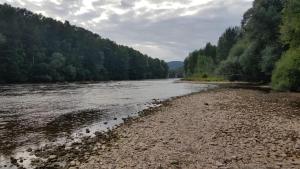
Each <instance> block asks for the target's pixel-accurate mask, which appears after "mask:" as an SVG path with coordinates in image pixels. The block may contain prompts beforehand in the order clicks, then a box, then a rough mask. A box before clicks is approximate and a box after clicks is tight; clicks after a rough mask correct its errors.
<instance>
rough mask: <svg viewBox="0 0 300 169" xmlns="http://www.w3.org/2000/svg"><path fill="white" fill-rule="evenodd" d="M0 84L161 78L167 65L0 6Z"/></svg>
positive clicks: (70, 27)
mask: <svg viewBox="0 0 300 169" xmlns="http://www.w3.org/2000/svg"><path fill="white" fill-rule="evenodd" d="M0 21H1V22H0V68H1V69H0V82H1V83H13V82H14V83H15V82H57V81H82V80H95V81H99V80H126V79H145V78H166V77H167V74H168V66H167V65H166V63H165V62H164V61H161V60H159V59H152V58H150V57H149V56H147V55H144V54H142V53H140V52H138V51H136V50H134V49H132V48H129V47H126V46H122V45H118V44H116V43H115V42H113V41H110V40H108V39H103V38H101V37H100V36H99V35H97V34H94V33H92V32H90V31H87V30H85V29H83V28H80V27H76V26H73V25H70V23H69V22H67V21H66V22H65V23H62V22H59V21H56V20H54V19H51V18H46V17H44V16H42V15H36V14H33V13H32V12H30V11H27V10H25V9H20V8H13V7H11V6H9V5H7V4H4V5H0Z"/></svg>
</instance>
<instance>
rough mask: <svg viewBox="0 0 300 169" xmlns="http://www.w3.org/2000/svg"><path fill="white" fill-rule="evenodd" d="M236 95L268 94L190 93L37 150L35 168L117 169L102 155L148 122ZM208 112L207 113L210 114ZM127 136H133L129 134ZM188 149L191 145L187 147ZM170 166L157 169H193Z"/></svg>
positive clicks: (224, 89)
mask: <svg viewBox="0 0 300 169" xmlns="http://www.w3.org/2000/svg"><path fill="white" fill-rule="evenodd" d="M235 91H240V92H243V91H244V92H245V91H247V92H249V93H261V94H262V93H264V94H266V93H265V92H262V91H259V90H253V89H238V88H234V87H224V86H223V87H221V88H217V89H210V90H208V91H202V92H196V93H191V94H188V95H184V96H178V97H173V98H170V99H167V100H166V101H162V102H160V103H161V106H159V107H154V108H149V109H146V110H144V111H142V112H141V113H139V116H138V117H133V118H128V119H126V120H124V123H122V124H121V125H119V126H117V127H116V128H114V129H113V130H110V131H108V132H105V133H102V132H96V133H95V135H96V136H95V137H92V138H91V137H86V138H83V141H82V142H81V143H74V144H72V145H71V146H70V147H66V146H64V145H61V146H57V147H48V149H47V148H45V149H42V150H41V149H38V150H35V151H34V154H35V155H37V156H38V157H39V158H38V159H36V160H35V161H33V164H34V166H35V167H36V168H71V169H75V168H78V167H79V168H85V169H87V168H88V169H89V168H110V167H111V166H114V165H113V164H112V161H111V162H110V163H106V162H107V161H106V162H102V161H101V159H102V158H103V156H104V155H103V154H107V155H108V154H110V153H112V152H114V151H116V150H118V151H119V150H120V149H122V147H123V148H124V147H125V148H127V149H128V144H129V143H127V144H126V146H124V145H120V142H121V143H122V142H123V140H129V141H130V140H131V138H132V137H139V135H141V134H140V133H139V132H141V131H140V130H138V128H139V127H140V126H139V125H142V126H143V124H144V123H145V124H146V123H149V119H150V121H152V123H153V122H155V124H156V125H154V126H153V127H151V126H148V127H145V130H152V129H153V128H160V127H161V126H162V125H164V124H165V123H166V122H164V121H168V120H170V119H168V120H166V119H165V118H166V117H168V116H166V115H164V114H162V113H166V112H169V113H170V112H171V113H172V111H176V110H177V109H176V108H177V107H178V106H180V105H178V102H184V101H185V100H190V101H191V102H193V100H195V98H197V97H200V98H201V97H204V96H205V95H207V96H210V97H211V96H214V97H216V96H217V95H218V94H220V92H221V93H224V92H225V93H226V92H229V93H230V92H235ZM277 95H282V93H281V94H280V93H275V96H277ZM287 95H288V94H287ZM295 96H296V97H298V98H300V97H299V94H295ZM203 99H204V98H203ZM209 102H210V101H209V100H208V101H204V103H203V104H202V105H201V107H202V108H203V107H204V108H205V109H206V108H207V107H211V106H212V105H211V104H212V103H209ZM223 102H224V101H223ZM220 103H222V102H220ZM222 104H224V103H222ZM191 108H192V107H191ZM211 109H212V110H209V111H214V110H213V109H214V107H211ZM196 111H198V110H196ZM209 111H208V113H209ZM295 111H296V110H295ZM299 113H300V112H299ZM177 115H178V114H177ZM155 116H162V117H164V118H160V119H159V121H157V120H158V119H154V120H152V118H155ZM177 120H178V121H181V120H180V119H177V118H173V119H172V121H177ZM190 120H191V119H190ZM185 122H186V121H185ZM170 125H171V124H170ZM194 127H195V126H194ZM183 128H184V126H181V129H183ZM131 130H138V132H137V133H134V134H132V133H130V131H131ZM194 130H197V128H194ZM172 132H175V131H172V130H169V133H167V134H170V133H172ZM124 133H126V134H125V135H124ZM128 133H130V134H128ZM142 134H143V133H142ZM152 134H154V133H152ZM298 134H299V133H298ZM149 137H152V136H151V135H149ZM202 137H203V136H202ZM152 139H154V140H155V139H159V138H152ZM176 139H177V138H176V137H175V138H172V139H171V141H172V140H176ZM297 140H298V138H297ZM143 141H147V140H143ZM168 141H170V140H168ZM161 142H163V141H162V140H156V143H161ZM299 143H300V142H299ZM163 144H164V143H163ZM176 144H179V145H181V143H176ZM186 145H188V144H186ZM131 146H133V147H135V146H139V147H141V148H131V149H130V147H129V149H130V151H131V152H139V153H140V151H142V152H143V151H148V150H149V148H148V144H145V145H144V143H141V144H140V143H134V144H132V145H131ZM215 146H216V145H212V147H215ZM299 153H300V151H299ZM150 154H151V153H150ZM110 155H111V154H110ZM114 155H115V156H116V154H114ZM179 156H180V155H179ZM106 158H107V157H106ZM106 158H103V159H106ZM95 159H97V160H95ZM99 159H100V161H99ZM113 159H114V157H113V156H111V158H110V160H113ZM121 159H122V158H121ZM11 160H12V162H15V164H18V161H19V159H11ZM131 160H132V159H131ZM179 161H180V160H179ZM131 162H133V161H131ZM162 162H163V161H162ZM134 163H137V161H134ZM168 163H169V164H168V165H165V164H159V165H160V166H157V165H156V166H155V167H163V168H169V167H171V168H174V167H179V166H181V167H184V168H193V167H190V166H183V164H181V162H178V160H177V161H176V160H175V161H173V162H172V161H171V162H170V161H168ZM216 163H218V165H219V167H222V166H224V163H223V162H222V160H221V161H217V162H216ZM216 163H215V164H211V165H208V166H206V167H208V168H214V167H217V168H218V165H216ZM118 164H119V163H117V164H115V165H116V166H115V167H117V168H120V166H119V165H118ZM221 164H222V165H221ZM128 165H130V161H129V163H127V165H124V166H123V167H125V168H135V167H137V165H136V166H128ZM153 165H154V164H153ZM198 165H200V164H198ZM16 166H17V165H16ZM293 166H297V167H299V166H300V162H299V165H298V163H297V164H296V165H293ZM19 167H20V166H19ZM152 167H153V166H152V165H151V167H149V168H152ZM194 167H195V166H194ZM197 167H198V166H197ZM20 168H21V167H20ZM147 168H148V167H147Z"/></svg>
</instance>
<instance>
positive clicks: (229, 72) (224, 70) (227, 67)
mask: <svg viewBox="0 0 300 169" xmlns="http://www.w3.org/2000/svg"><path fill="white" fill-rule="evenodd" d="M216 74H217V75H220V76H222V77H224V78H226V79H228V80H230V81H237V80H241V79H242V75H243V73H242V66H241V65H240V62H239V60H238V58H237V57H231V58H228V59H226V60H225V61H222V62H221V63H220V65H219V66H218V68H217V69H216Z"/></svg>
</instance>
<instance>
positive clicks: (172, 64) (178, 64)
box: [167, 61, 183, 70]
mask: <svg viewBox="0 0 300 169" xmlns="http://www.w3.org/2000/svg"><path fill="white" fill-rule="evenodd" d="M167 64H168V66H169V70H176V69H178V68H181V67H183V62H181V61H172V62H168V63H167Z"/></svg>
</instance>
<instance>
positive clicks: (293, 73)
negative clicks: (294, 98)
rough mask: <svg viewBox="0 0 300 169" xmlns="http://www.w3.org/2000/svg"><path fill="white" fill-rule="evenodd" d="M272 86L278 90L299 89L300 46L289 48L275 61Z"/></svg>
mask: <svg viewBox="0 0 300 169" xmlns="http://www.w3.org/2000/svg"><path fill="white" fill-rule="evenodd" d="M272 87H273V88H274V89H275V90H280V91H297V90H298V91H299V89H300V48H297V49H293V48H291V49H289V50H288V51H287V52H286V53H285V54H284V55H283V56H282V58H281V59H280V60H279V61H278V62H277V64H276V68H275V70H274V72H273V75H272Z"/></svg>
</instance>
